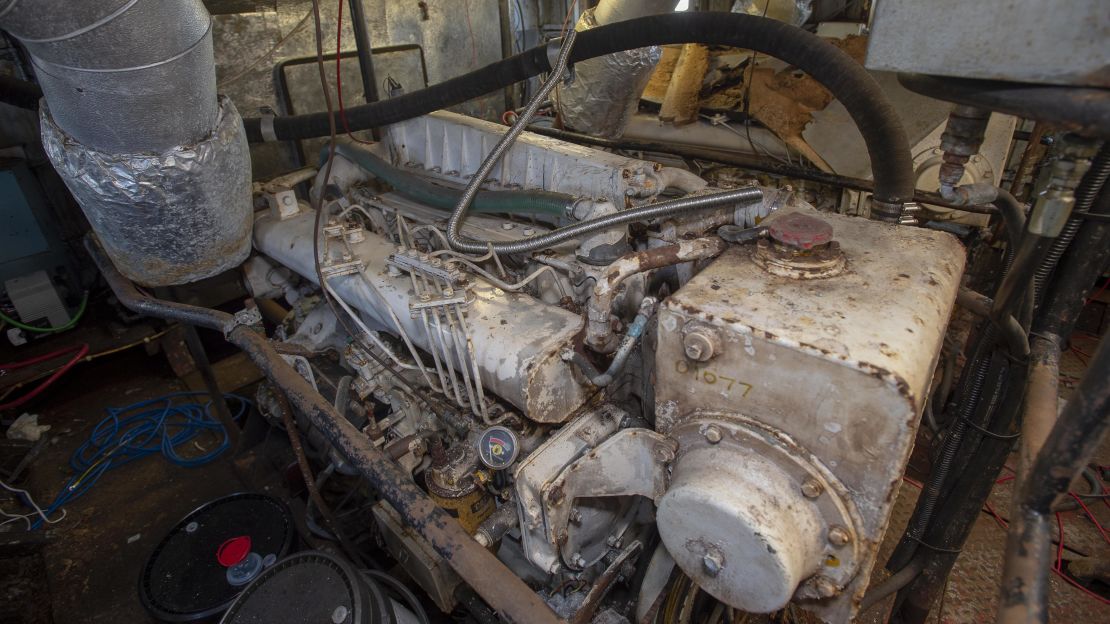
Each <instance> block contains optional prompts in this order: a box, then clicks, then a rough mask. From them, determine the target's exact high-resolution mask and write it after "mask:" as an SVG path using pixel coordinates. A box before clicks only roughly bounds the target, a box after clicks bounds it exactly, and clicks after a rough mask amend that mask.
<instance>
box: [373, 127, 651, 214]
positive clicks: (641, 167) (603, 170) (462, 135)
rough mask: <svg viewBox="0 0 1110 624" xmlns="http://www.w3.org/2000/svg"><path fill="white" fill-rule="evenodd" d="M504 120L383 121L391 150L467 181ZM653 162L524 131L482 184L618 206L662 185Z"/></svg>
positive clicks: (398, 158)
mask: <svg viewBox="0 0 1110 624" xmlns="http://www.w3.org/2000/svg"><path fill="white" fill-rule="evenodd" d="M503 134H505V126H502V125H500V124H495V123H492V122H489V121H484V120H481V119H475V118H473V117H467V116H465V115H458V114H455V113H449V112H446V111H438V112H435V113H431V114H429V115H424V116H421V117H414V118H412V119H409V120H406V121H402V122H400V123H396V124H393V125H391V126H389V130H388V135H387V139H386V140H387V142H388V143H389V149H390V158H391V160H392V161H393V163H394V164H395V165H397V166H402V167H419V168H421V169H423V172H422V173H425V174H427V175H429V176H432V177H438V178H440V179H443V180H449V181H452V182H455V183H457V184H466V183H467V182H468V181H469V180H470V178H471V177H472V176H473V175H474V172H476V171H477V170H478V167H479V166H480V165H481V164H482V161H483V160H484V159H485V157H486V155H488V154H489V152H490V150H492V149H493V146H494V145H495V144H496V143H497V141H498V140H499V139H500V138H501V136H502V135H503ZM657 167H658V165H656V164H655V163H651V162H647V161H644V160H637V159H635V158H628V157H625V156H620V155H617V154H613V153H610V152H605V151H602V150H598V149H594V148H592V147H586V146H583V145H577V144H574V143H567V142H566V141H560V140H558V139H553V138H550V137H545V136H541V135H538V134H534V133H531V132H523V133H521V135H520V137H519V138H517V140H516V142H515V143H513V146H512V147H511V148H509V151H508V152H507V153H506V154H505V156H504V158H502V159H501V162H500V163H499V164H498V166H497V167H495V168H494V170H493V171H492V172H491V173H490V175H489V185H488V186H489V187H490V188H497V189H525V190H529V189H542V190H545V191H552V192H556V193H566V194H568V195H573V196H575V197H586V198H594V199H605V200H608V201H611V202H613V203H614V204H616V205H617V206H624V205H625V204H626V202H627V201H632V200H636V199H641V200H646V199H650V198H653V197H655V196H656V195H658V194H659V193H660V192H661V191H662V190H663V183H662V180H661V179H660V178H659V175H658V173H657Z"/></svg>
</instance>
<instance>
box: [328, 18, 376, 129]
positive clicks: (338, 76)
mask: <svg viewBox="0 0 1110 624" xmlns="http://www.w3.org/2000/svg"><path fill="white" fill-rule="evenodd" d="M344 2H345V0H339V17H338V18H337V19H336V22H337V25H336V27H335V94H336V96H338V97H337V100H338V102H339V121H341V122H342V123H343V130H344V131H345V132H346V133H347V136H349V137H351V140H353V141H354V142H355V143H362V144H363V145H373V143H371V142H370V141H363V140H362V139H360V138H358V137H356V136H355V135H353V134H351V126H350V125H348V124H347V111H346V110H345V109H344V108H343V72H342V71H340V61H341V60H342V57H343V3H344ZM367 53H369V51H368V52H367Z"/></svg>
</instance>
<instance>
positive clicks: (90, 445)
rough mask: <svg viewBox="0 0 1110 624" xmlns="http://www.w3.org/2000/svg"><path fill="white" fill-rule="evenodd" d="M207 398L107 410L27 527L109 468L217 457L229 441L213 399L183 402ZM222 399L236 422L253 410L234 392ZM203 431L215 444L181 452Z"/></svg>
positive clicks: (165, 399) (175, 397) (172, 397)
mask: <svg viewBox="0 0 1110 624" xmlns="http://www.w3.org/2000/svg"><path fill="white" fill-rule="evenodd" d="M207 396H208V393H206V392H175V393H172V394H167V395H164V396H161V397H158V398H155V399H149V400H146V401H140V402H138V403H135V404H132V405H128V406H127V407H109V408H107V410H106V411H107V412H108V416H106V417H105V418H104V419H102V420H101V421H100V422H99V423H97V425H96V426H95V427H93V430H92V433H91V434H90V435H89V438H88V439H87V440H85V442H83V443H82V444H81V446H79V447H77V450H76V451H74V453H73V456H72V457H71V458H70V460H69V465H70V467H71V468H73V470H74V472H75V473H76V475H75V476H73V477H72V478H70V479H69V480H68V481H67V482H66V484H65V486H63V487H62V490H61V491H60V492H59V493H58V495H57V496H56V497H55V498H54V501H53V502H52V503H50V505H49V506H48V507H47V508H46V509H45V510H44V512H45V513H44V515H43V517H40V518H39V519H37V520H36V521H35V522H34V523H33V524H32V525H31V528H32V529H37V528H39V527H41V526H42V525H43V518H46V517H50V516H52V515H53V514H54V513H56V512H57V511H58V510H59V509H61V507H62V506H63V505H65V504H67V503H69V502H70V501H73V500H75V499H77V498H80V497H81V496H83V495H85V494H86V493H87V492H88V491H89V490H91V489H92V487H93V486H94V485H96V483H97V481H98V480H100V477H102V476H103V475H104V473H106V472H108V471H109V470H112V469H113V468H119V467H120V466H123V465H125V464H129V463H131V462H133V461H135V460H138V459H142V458H144V457H148V456H150V455H156V454H160V455H162V457H164V458H165V459H166V460H167V461H169V462H170V463H171V464H173V465H175V466H180V467H183V468H192V467H196V466H202V465H204V464H207V463H209V462H211V461H212V460H214V459H216V458H217V457H219V456H220V454H222V453H223V452H224V451H225V450H227V448H228V447H229V446H230V438H229V436H228V432H227V430H225V429H224V427H223V425H222V424H220V421H219V419H218V418H217V417H216V416H215V414H214V413H213V408H212V403H211V401H208V402H205V403H199V402H195V401H183V400H182V399H186V398H192V397H207ZM224 396H225V397H227V398H229V399H234V400H235V401H236V402H237V403H238V405H239V408H238V410H237V411H236V412H235V414H234V419H235V420H240V419H242V418H243V416H245V415H246V414H247V412H248V411H249V410H250V408H251V405H252V403H251V401H250V400H248V399H247V398H245V397H242V396H240V395H237V394H226V395H224ZM205 432H212V433H214V434H216V435H217V436H219V442H218V443H216V445H215V446H213V447H211V448H209V449H207V450H202V451H201V452H200V453H198V454H193V453H188V452H185V448H186V446H185V445H187V444H189V443H191V442H193V441H195V440H197V439H198V438H199V437H200V436H201V435H203V434H204V433H205Z"/></svg>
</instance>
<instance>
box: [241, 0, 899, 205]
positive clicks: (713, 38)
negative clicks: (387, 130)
mask: <svg viewBox="0 0 1110 624" xmlns="http://www.w3.org/2000/svg"><path fill="white" fill-rule="evenodd" d="M680 43H700V44H705V45H722V46H733V47H740V48H745V49H749V50H755V51H756V52H762V53H764V54H768V55H770V56H774V57H776V58H778V59H780V60H782V61H785V62H786V63H789V64H790V65H793V66H794V67H797V68H798V69H801V70H802V71H805V72H806V73H808V74H809V75H810V76H812V77H813V78H814V79H815V80H816V81H817V82H819V83H821V84H822V85H823V86H824V87H825V88H826V89H828V90H829V91H830V92H831V93H832V94H833V96H834V97H836V99H838V100H839V101H840V103H841V104H843V105H844V108H846V109H847V110H848V113H849V114H850V115H851V117H852V120H853V121H854V122H855V124H856V127H858V128H859V130H860V133H861V134H862V135H863V138H864V141H865V143H866V144H867V153H868V155H869V156H870V158H871V167H872V170H873V174H874V175H873V177H874V179H875V193H874V200H876V201H877V202H878V203H879V206H878V208H879V210H880V211H882V212H884V213H886V214H885V215H884V216H887V217H888V218H889V217H890V216H891V214H892V213H893V212H895V207H896V208H897V211H900V209H901V205H902V204H903V203H905V202H907V201H910V200H911V199H912V198H913V192H914V172H913V162H912V159H911V156H910V150H909V141H908V140H907V139H906V131H905V129H904V128H903V126H902V121H901V119H899V117H898V114H897V113H896V112H895V110H894V107H893V106H891V104H890V102H889V101H888V100H887V98H886V95H885V94H884V93H883V91H882V88H881V87H880V86H879V84H878V82H876V81H875V79H874V78H872V76H871V74H869V73H868V72H867V70H866V69H864V68H863V66H862V65H860V64H859V63H857V62H856V61H855V59H853V58H852V57H850V56H848V54H847V53H845V52H843V51H842V50H840V49H839V48H837V47H836V46H834V45H832V44H831V43H829V42H827V41H825V40H823V39H821V38H820V37H818V36H816V35H814V34H812V33H809V32H807V31H804V30H802V29H800V28H796V27H794V26H790V25H788V24H784V23H782V22H778V21H775V20H773V19H769V18H763V17H756V16H752V15H743V14H738V13H716V12H701V11H698V12H690V13H670V14H664V15H652V16H648V17H641V18H637V19H632V20H627V21H623V22H617V23H614V24H609V25H606V26H599V27H597V28H592V29H590V30H586V31H583V32H581V33H579V34H578V40H577V42H576V43H575V45H574V49H573V50H572V51H571V55H570V62H572V63H573V62H577V61H583V60H586V59H591V58H597V57H599V56H605V55H607V54H613V53H615V52H622V51H625V50H633V49H636V48H643V47H648V46H654V45H668V44H680ZM548 52H549V48H548V47H547V46H541V47H536V48H532V49H531V50H526V51H525V52H522V53H520V54H517V55H516V56H512V57H510V58H507V59H504V60H501V61H498V62H496V63H492V64H490V65H487V66H485V67H483V68H481V69H478V70H476V71H473V72H470V73H468V74H464V75H462V76H458V77H456V78H452V79H450V80H447V81H444V82H441V83H439V84H436V85H433V86H431V87H428V88H426V89H421V90H420V91H414V92H412V93H407V94H405V95H401V96H398V97H395V98H392V99H389V100H384V101H381V102H374V103H373V104H365V105H362V106H356V107H353V108H349V109H347V110H346V118H347V123H348V124H349V126H350V128H351V130H365V129H367V128H374V127H378V126H384V125H388V124H391V123H396V122H399V121H404V120H406V119H410V118H412V117H417V116H419V115H424V114H426V113H430V112H432V111H435V110H438V109H441V108H445V107H448V106H453V105H455V104H460V103H462V102H465V101H467V100H470V99H473V98H476V97H479V96H482V95H485V94H486V93H489V92H491V91H496V90H498V89H503V88H505V87H508V86H510V85H513V84H516V83H517V82H520V81H522V80H527V79H528V78H531V77H533V76H537V75H539V74H541V73H544V72H546V71H548V70H549V69H550V68H551V65H550V61H549V57H548ZM243 124H244V126H245V127H246V131H247V138H248V139H249V140H250V141H254V142H259V141H262V140H263V134H262V124H261V120H260V119H258V118H252V119H244V120H243ZM273 130H274V136H275V137H276V138H277V140H296V139H309V138H316V137H322V136H327V135H329V134H330V129H329V120H328V114H327V113H309V114H305V115H296V116H291V117H277V118H275V119H274V120H273ZM888 206H889V207H890V208H887V207H888ZM884 208H886V209H885V210H884Z"/></svg>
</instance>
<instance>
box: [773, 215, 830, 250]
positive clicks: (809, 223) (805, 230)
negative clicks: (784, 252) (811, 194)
mask: <svg viewBox="0 0 1110 624" xmlns="http://www.w3.org/2000/svg"><path fill="white" fill-rule="evenodd" d="M767 233H768V234H769V235H770V236H771V238H773V239H775V240H776V241H778V242H780V243H782V244H784V245H789V246H791V247H797V248H799V249H812V248H814V247H816V246H818V245H824V244H825V243H828V242H831V241H832V236H833V229H832V226H831V225H829V222H828V221H825V220H824V219H819V218H817V217H811V216H809V215H806V214H802V213H800V212H792V213H790V214H788V215H783V216H781V217H777V218H775V219H772V220H770V221H769V223H768V225H767Z"/></svg>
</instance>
